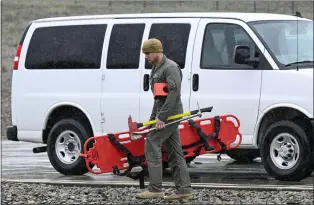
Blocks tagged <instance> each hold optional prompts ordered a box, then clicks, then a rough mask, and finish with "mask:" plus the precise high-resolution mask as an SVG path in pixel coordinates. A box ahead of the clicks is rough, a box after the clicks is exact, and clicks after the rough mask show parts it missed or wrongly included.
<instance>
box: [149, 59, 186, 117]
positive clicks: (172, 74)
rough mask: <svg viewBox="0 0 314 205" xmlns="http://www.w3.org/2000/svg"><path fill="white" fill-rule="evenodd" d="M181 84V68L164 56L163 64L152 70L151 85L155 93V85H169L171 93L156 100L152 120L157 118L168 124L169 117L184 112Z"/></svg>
mask: <svg viewBox="0 0 314 205" xmlns="http://www.w3.org/2000/svg"><path fill="white" fill-rule="evenodd" d="M181 82H182V71H181V68H180V66H179V65H177V64H176V63H175V62H174V61H172V60H170V59H168V58H167V57H166V56H165V55H164V56H163V60H162V62H161V63H160V64H159V65H157V66H153V68H152V70H151V73H150V85H151V90H152V92H153V93H154V84H155V83H167V84H168V90H169V92H168V96H167V97H166V98H157V99H155V100H154V106H153V110H152V113H151V116H150V120H154V119H155V118H156V117H157V118H158V119H159V120H161V121H163V122H166V121H167V118H168V117H169V116H171V115H175V114H179V113H182V112H183V105H182V101H181Z"/></svg>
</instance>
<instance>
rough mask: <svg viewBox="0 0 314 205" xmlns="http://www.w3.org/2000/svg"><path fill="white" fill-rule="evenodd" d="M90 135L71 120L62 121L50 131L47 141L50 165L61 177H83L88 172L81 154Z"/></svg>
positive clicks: (81, 126) (80, 125)
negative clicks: (79, 154)
mask: <svg viewBox="0 0 314 205" xmlns="http://www.w3.org/2000/svg"><path fill="white" fill-rule="evenodd" d="M89 136H90V135H89V134H88V131H87V130H86V128H85V127H84V126H83V125H82V124H81V123H79V122H78V121H75V120H73V119H63V120H60V121H59V122H57V123H56V124H55V125H54V126H53V127H52V129H51V131H50V134H49V136H48V141H47V153H48V157H49V160H50V163H51V164H52V166H53V167H54V168H55V170H56V171H58V172H60V173H61V174H63V175H83V174H85V173H87V172H88V169H87V168H86V164H85V160H84V158H82V157H80V156H78V152H82V150H83V147H84V142H85V141H86V140H87V139H88V137H89Z"/></svg>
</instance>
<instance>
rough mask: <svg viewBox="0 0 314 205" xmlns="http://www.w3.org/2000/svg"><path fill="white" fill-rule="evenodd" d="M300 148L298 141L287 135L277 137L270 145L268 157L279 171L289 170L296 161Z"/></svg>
mask: <svg viewBox="0 0 314 205" xmlns="http://www.w3.org/2000/svg"><path fill="white" fill-rule="evenodd" d="M299 156H300V147H299V143H298V141H297V140H296V139H295V137H293V136H292V135H291V134H289V133H282V134H279V135H277V136H276V137H275V138H274V139H273V141H272V143H271V145H270V157H271V159H272V161H273V162H274V164H275V165H276V166H277V167H278V168H280V169H291V168H292V167H293V166H294V165H295V164H296V163H297V161H298V159H299Z"/></svg>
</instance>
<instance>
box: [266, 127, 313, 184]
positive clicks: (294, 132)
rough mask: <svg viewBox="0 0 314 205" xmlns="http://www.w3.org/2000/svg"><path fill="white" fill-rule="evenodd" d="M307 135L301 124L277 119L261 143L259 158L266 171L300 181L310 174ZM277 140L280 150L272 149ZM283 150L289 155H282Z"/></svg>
mask: <svg viewBox="0 0 314 205" xmlns="http://www.w3.org/2000/svg"><path fill="white" fill-rule="evenodd" d="M309 137H311V136H308V135H307V134H306V132H305V131H304V130H303V129H302V127H301V126H299V125H298V124H296V123H294V122H291V121H279V122H276V123H274V124H273V125H272V126H270V127H269V129H268V130H267V131H266V134H265V136H264V139H263V141H262V144H261V158H262V162H263V164H264V168H265V170H266V172H267V173H268V174H269V175H270V176H271V177H273V178H275V179H276V180H282V181H300V180H302V179H305V178H307V177H308V176H310V175H311V173H312V172H313V152H312V150H311V143H310V140H309V139H310V138H309ZM277 140H279V141H281V142H282V143H281V145H280V146H278V147H283V148H281V149H282V150H281V151H280V152H277V151H274V145H276V144H278V143H276V141H277ZM283 151H285V152H286V153H289V152H290V156H289V155H285V156H282V155H284V154H285V153H284V152H283ZM280 154H281V155H280ZM296 154H297V155H296ZM284 157H288V158H286V159H284ZM289 157H290V158H289ZM291 157H292V159H294V160H295V162H293V161H292V160H291ZM284 162H288V164H286V163H284ZM289 165H290V166H289Z"/></svg>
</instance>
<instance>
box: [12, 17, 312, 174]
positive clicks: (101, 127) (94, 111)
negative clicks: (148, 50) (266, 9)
mask: <svg viewBox="0 0 314 205" xmlns="http://www.w3.org/2000/svg"><path fill="white" fill-rule="evenodd" d="M297 33H299V35H297ZM149 38H158V39H160V40H161V41H162V43H163V45H164V52H165V55H166V56H167V57H168V58H170V59H172V60H174V61H176V62H177V63H178V64H179V65H180V66H181V68H182V72H183V75H184V76H183V82H182V83H183V84H182V100H183V103H184V109H185V110H186V111H188V110H194V109H197V103H196V102H199V104H200V106H201V107H207V106H213V111H212V112H211V113H209V114H207V115H205V117H207V116H215V115H223V114H234V115H236V116H237V117H238V118H239V119H240V122H241V127H240V131H241V133H242V134H243V142H242V144H241V146H240V148H239V149H237V150H234V151H231V152H229V153H228V155H229V156H230V157H232V158H234V159H236V160H244V159H250V160H252V159H254V158H257V157H259V156H260V157H261V158H262V160H263V163H264V166H265V169H266V171H267V172H268V173H269V175H270V176H272V177H274V178H275V179H278V180H301V179H304V178H306V177H308V176H309V175H310V174H311V173H312V171H313V133H314V132H313V122H314V120H313V20H310V19H306V18H302V17H297V16H293V15H279V14H264V13H154V14H119V15H118V14H117V15H95V16H78V17H62V18H61V17H59V18H47V19H40V20H36V21H32V22H31V23H30V24H29V25H28V26H27V27H26V30H25V32H24V33H23V35H22V38H21V41H20V42H19V45H18V47H17V52H16V57H15V59H14V71H13V79H12V126H10V127H8V128H7V138H8V139H9V140H13V141H27V142H34V143H43V144H47V147H43V148H40V149H34V152H41V151H46V148H47V152H48V157H49V159H50V161H51V164H52V165H53V167H54V168H55V169H56V170H57V171H58V172H60V173H62V174H66V175H67V174H71V175H78V174H84V173H86V172H87V169H86V167H85V163H84V158H81V157H78V156H77V152H78V151H82V146H83V144H84V142H85V140H86V139H87V138H88V137H91V136H99V135H104V134H106V133H109V132H113V133H114V132H121V131H127V130H128V124H127V118H128V116H129V115H131V116H132V118H133V120H134V121H146V120H148V118H149V116H150V113H151V109H152V105H153V96H152V93H151V90H150V88H149V74H150V71H151V70H150V69H151V65H149V63H148V62H146V60H145V56H144V55H143V54H142V53H141V46H142V44H143V42H144V41H145V40H146V39H149ZM297 51H298V52H297ZM297 62H298V63H297ZM108 154H110V153H108ZM190 160H191V159H190Z"/></svg>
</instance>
